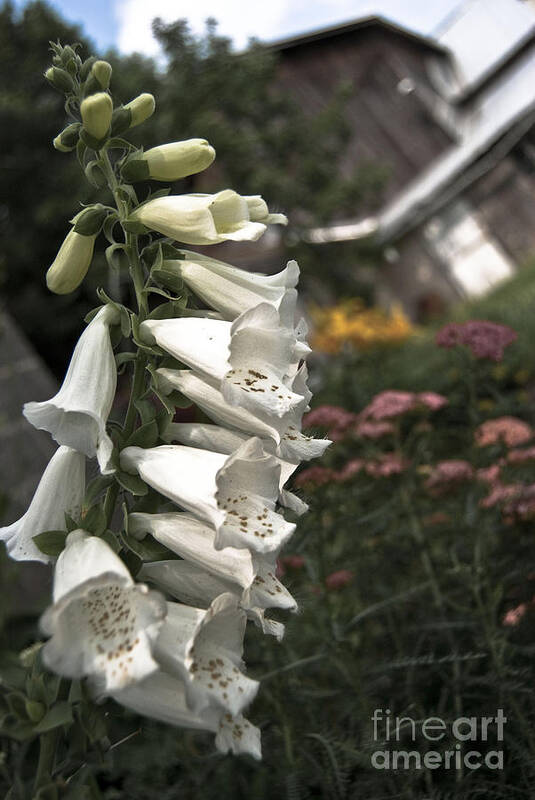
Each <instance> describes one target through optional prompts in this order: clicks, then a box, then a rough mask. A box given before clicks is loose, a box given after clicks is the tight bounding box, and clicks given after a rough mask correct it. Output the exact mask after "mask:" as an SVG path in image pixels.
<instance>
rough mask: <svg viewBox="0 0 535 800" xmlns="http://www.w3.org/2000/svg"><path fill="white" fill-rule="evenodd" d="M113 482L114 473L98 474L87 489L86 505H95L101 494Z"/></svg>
mask: <svg viewBox="0 0 535 800" xmlns="http://www.w3.org/2000/svg"><path fill="white" fill-rule="evenodd" d="M112 483H113V476H112V475H97V477H96V478H93V480H92V481H91V482H90V483H89V484H88V486H87V489H86V490H85V497H84V505H86V506H91V505H93V503H94V502H95V500H96V499H97V498H98V497H99V495H101V494H102V492H104V491H106V489H107V488H108V487H109V486H111V484H112Z"/></svg>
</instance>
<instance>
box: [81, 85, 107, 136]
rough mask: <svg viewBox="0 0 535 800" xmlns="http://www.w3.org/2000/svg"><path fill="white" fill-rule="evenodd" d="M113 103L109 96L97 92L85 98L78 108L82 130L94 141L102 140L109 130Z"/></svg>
mask: <svg viewBox="0 0 535 800" xmlns="http://www.w3.org/2000/svg"><path fill="white" fill-rule="evenodd" d="M112 112H113V103H112V100H111V97H110V96H109V94H106V92H98V93H97V94H92V95H90V96H89V97H86V98H85V100H83V101H82V104H81V106H80V113H81V115H82V122H83V123H84V129H85V130H86V131H87V133H88V134H89V135H90V136H92V137H93V138H94V139H97V140H98V141H100V140H101V139H104V137H105V136H106V134H107V133H108V130H109V128H110V122H111V115H112Z"/></svg>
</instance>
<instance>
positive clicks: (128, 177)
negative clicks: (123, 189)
mask: <svg viewBox="0 0 535 800" xmlns="http://www.w3.org/2000/svg"><path fill="white" fill-rule="evenodd" d="M121 177H122V179H123V180H124V181H127V182H128V183H137V182H138V181H146V180H148V179H149V178H150V170H149V165H148V164H147V162H146V161H144V160H143V159H141V158H133V159H130V160H128V161H127V162H126V163H125V164H124V165H123V168H122V169H121Z"/></svg>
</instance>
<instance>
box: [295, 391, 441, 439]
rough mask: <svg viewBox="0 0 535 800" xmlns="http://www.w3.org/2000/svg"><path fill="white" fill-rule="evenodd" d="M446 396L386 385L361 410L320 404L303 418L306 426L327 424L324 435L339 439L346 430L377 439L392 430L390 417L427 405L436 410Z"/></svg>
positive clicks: (391, 418) (431, 409)
mask: <svg viewBox="0 0 535 800" xmlns="http://www.w3.org/2000/svg"><path fill="white" fill-rule="evenodd" d="M447 403H448V401H447V399H446V398H445V397H443V396H442V395H440V394H436V392H419V393H415V392H403V391H397V390H395V389H389V390H386V391H384V392H379V394H377V395H375V397H374V398H373V399H372V401H371V403H369V404H368V405H367V406H366V408H364V409H363V411H361V412H360V414H353V413H352V412H350V411H346V410H345V409H344V408H340V407H339V406H331V405H323V406H318V408H315V409H314V410H313V411H310V412H309V413H308V414H306V415H305V417H304V418H303V427H305V428H312V427H318V428H327V436H328V437H329V439H331V440H332V441H333V442H339V441H341V440H342V439H344V438H345V437H346V436H347V435H348V434H354V435H356V436H358V437H361V438H364V439H379V438H380V437H381V436H386V435H387V434H390V433H394V431H395V428H394V425H393V424H392V422H391V421H390V420H393V419H394V418H395V417H400V416H402V415H403V414H407V413H408V412H409V411H415V410H419V409H427V410H428V411H437V410H438V409H439V408H442V407H443V406H445V405H447Z"/></svg>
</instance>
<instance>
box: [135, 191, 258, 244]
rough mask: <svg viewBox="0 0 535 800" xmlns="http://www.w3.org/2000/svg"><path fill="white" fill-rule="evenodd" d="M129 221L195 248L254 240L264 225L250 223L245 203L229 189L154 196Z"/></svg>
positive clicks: (243, 199)
mask: <svg viewBox="0 0 535 800" xmlns="http://www.w3.org/2000/svg"><path fill="white" fill-rule="evenodd" d="M130 219H131V220H133V221H134V222H141V223H142V224H143V225H145V226H146V227H147V228H150V230H153V231H158V233H162V234H163V235H164V236H169V237H171V238H172V239H177V240H178V241H179V242H184V243H185V244H195V245H203V244H217V243H218V242H224V241H226V240H232V241H235V242H242V241H256V240H257V239H259V238H260V236H262V234H263V233H264V231H265V230H266V225H265V224H264V223H263V222H253V221H252V220H251V217H250V215H249V207H248V205H247V200H246V199H245V198H244V197H242V196H241V195H239V194H237V193H236V192H233V191H232V189H224V190H223V191H222V192H218V193H217V194H182V195H169V196H168V197H157V198H155V199H154V200H149V201H148V202H147V203H143V205H141V206H139V208H137V209H136V210H135V211H134V212H133V213H132V214H131V215H130Z"/></svg>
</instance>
